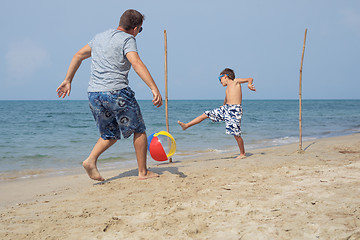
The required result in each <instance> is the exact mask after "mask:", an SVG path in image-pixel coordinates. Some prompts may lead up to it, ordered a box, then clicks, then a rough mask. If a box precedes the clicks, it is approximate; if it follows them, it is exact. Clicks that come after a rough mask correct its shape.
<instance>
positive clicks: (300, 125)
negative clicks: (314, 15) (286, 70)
mask: <svg viewBox="0 0 360 240" xmlns="http://www.w3.org/2000/svg"><path fill="white" fill-rule="evenodd" d="M306 33H307V28H306V29H305V36H304V45H303V51H302V56H301V65H300V81H299V153H302V152H303V149H302V101H301V100H302V99H301V88H302V67H303V61H304V53H305V43H306Z"/></svg>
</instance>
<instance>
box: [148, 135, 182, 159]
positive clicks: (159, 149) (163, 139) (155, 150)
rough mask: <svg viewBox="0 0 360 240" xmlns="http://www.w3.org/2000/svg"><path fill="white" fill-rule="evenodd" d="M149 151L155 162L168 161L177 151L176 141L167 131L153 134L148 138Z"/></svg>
mask: <svg viewBox="0 0 360 240" xmlns="http://www.w3.org/2000/svg"><path fill="white" fill-rule="evenodd" d="M148 150H149V152H150V155H151V157H152V158H153V159H154V160H155V161H166V160H168V159H169V157H171V156H172V155H174V153H175V151H176V142H175V139H174V138H173V136H171V134H170V133H168V132H165V131H160V132H157V133H153V134H151V135H150V136H149V137H148Z"/></svg>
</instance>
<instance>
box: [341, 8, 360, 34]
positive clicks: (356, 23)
mask: <svg viewBox="0 0 360 240" xmlns="http://www.w3.org/2000/svg"><path fill="white" fill-rule="evenodd" d="M341 14H342V17H343V23H344V24H345V25H346V26H347V27H348V28H350V29H352V30H353V31H355V32H356V33H358V34H360V14H359V12H355V11H354V10H353V9H350V8H347V9H343V10H342V11H341Z"/></svg>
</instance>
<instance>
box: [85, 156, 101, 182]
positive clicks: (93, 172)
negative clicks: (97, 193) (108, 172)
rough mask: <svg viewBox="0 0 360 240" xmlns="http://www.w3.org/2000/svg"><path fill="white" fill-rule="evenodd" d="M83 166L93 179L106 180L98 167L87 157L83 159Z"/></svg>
mask: <svg viewBox="0 0 360 240" xmlns="http://www.w3.org/2000/svg"><path fill="white" fill-rule="evenodd" d="M82 165H83V167H84V168H85V170H86V172H87V174H88V175H89V177H90V178H91V179H94V180H97V181H104V180H105V179H104V178H103V177H102V176H101V175H100V173H99V171H98V169H97V167H96V165H95V164H93V163H91V162H89V161H88V159H86V160H85V161H83V164H82Z"/></svg>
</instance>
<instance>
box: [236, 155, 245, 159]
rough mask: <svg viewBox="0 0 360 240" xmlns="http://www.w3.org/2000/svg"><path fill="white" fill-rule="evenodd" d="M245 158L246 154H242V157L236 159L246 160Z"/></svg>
mask: <svg viewBox="0 0 360 240" xmlns="http://www.w3.org/2000/svg"><path fill="white" fill-rule="evenodd" d="M244 158H246V154H240V156H238V157H237V158H235V159H244Z"/></svg>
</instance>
